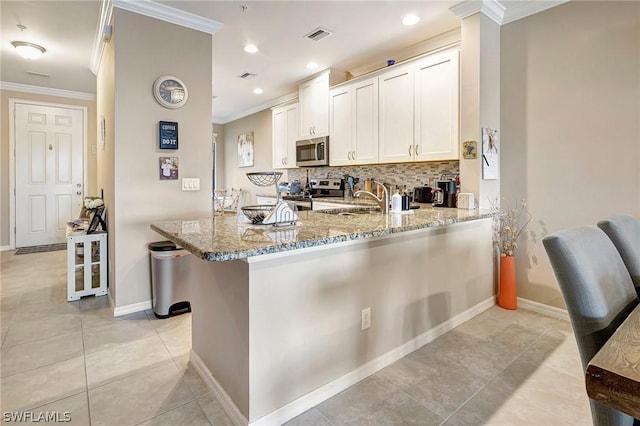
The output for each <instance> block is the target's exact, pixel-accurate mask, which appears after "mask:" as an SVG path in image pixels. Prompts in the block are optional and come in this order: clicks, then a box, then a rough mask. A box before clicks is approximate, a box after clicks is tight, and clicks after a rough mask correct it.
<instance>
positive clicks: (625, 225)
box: [598, 215, 640, 297]
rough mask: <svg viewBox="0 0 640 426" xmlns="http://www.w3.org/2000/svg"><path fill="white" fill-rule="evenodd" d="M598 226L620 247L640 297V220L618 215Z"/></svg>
mask: <svg viewBox="0 0 640 426" xmlns="http://www.w3.org/2000/svg"><path fill="white" fill-rule="evenodd" d="M598 228H600V229H602V230H603V231H604V233H605V234H607V236H608V237H609V239H610V240H611V241H612V242H613V245H615V246H616V248H617V249H618V252H619V253H620V257H622V260H623V261H624V264H625V265H626V266H627V270H628V271H629V275H631V281H633V285H634V286H635V287H636V292H637V293H638V297H640V220H638V219H636V218H635V217H633V216H628V215H616V216H611V217H610V218H608V219H605V220H601V221H600V222H598Z"/></svg>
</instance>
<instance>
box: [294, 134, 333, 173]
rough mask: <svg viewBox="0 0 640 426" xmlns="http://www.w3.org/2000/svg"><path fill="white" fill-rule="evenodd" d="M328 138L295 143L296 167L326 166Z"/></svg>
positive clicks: (327, 163)
mask: <svg viewBox="0 0 640 426" xmlns="http://www.w3.org/2000/svg"><path fill="white" fill-rule="evenodd" d="M328 165H329V136H324V137H321V138H313V139H304V140H301V141H296V166H299V167H309V166H328Z"/></svg>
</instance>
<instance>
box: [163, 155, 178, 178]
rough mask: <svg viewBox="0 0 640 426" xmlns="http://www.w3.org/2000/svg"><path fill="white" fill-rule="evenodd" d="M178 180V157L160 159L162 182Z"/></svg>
mask: <svg viewBox="0 0 640 426" xmlns="http://www.w3.org/2000/svg"><path fill="white" fill-rule="evenodd" d="M176 179H178V157H160V180H176Z"/></svg>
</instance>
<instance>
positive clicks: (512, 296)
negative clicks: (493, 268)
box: [498, 256, 518, 309]
mask: <svg viewBox="0 0 640 426" xmlns="http://www.w3.org/2000/svg"><path fill="white" fill-rule="evenodd" d="M498 305H500V306H501V307H502V308H505V309H517V308H518V290H517V287H516V263H515V259H514V258H513V256H506V257H501V258H500V294H499V295H498Z"/></svg>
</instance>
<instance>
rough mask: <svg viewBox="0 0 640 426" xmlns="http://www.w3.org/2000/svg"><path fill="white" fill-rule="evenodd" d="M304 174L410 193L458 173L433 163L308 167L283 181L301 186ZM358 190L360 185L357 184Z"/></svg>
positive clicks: (453, 164)
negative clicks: (367, 182)
mask: <svg viewBox="0 0 640 426" xmlns="http://www.w3.org/2000/svg"><path fill="white" fill-rule="evenodd" d="M307 170H309V176H310V177H311V178H314V179H319V178H327V177H329V178H342V177H343V176H344V175H347V174H348V175H350V176H355V177H357V178H360V182H364V181H365V180H366V179H371V178H373V179H375V180H377V181H380V182H383V183H384V184H387V185H391V186H392V187H393V186H396V185H398V186H400V188H402V187H403V185H407V188H409V189H411V188H413V187H415V186H422V185H429V186H433V185H434V181H435V180H439V179H440V178H441V176H442V175H443V174H445V175H447V176H446V177H447V178H450V179H452V178H453V177H455V176H456V175H458V174H459V173H460V162H459V161H436V162H428V163H400V164H371V165H365V166H340V167H308V168H300V169H289V170H288V171H287V175H288V177H287V179H288V181H289V182H293V181H294V180H296V179H298V180H299V181H300V182H302V183H303V184H304V182H305V179H306V176H307ZM360 186H362V184H360Z"/></svg>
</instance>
